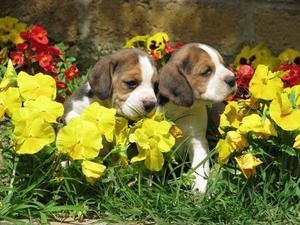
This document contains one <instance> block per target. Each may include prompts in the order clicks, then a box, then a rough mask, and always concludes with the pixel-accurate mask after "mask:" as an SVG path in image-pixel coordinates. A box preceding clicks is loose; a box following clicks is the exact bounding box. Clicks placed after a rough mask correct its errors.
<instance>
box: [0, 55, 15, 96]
mask: <svg viewBox="0 0 300 225" xmlns="http://www.w3.org/2000/svg"><path fill="white" fill-rule="evenodd" d="M16 81H17V73H16V71H15V69H14V67H13V64H12V61H11V60H10V59H9V60H8V63H7V68H6V71H5V73H4V76H3V79H2V81H1V83H0V91H2V90H5V89H7V88H8V87H10V86H11V85H13V84H16Z"/></svg>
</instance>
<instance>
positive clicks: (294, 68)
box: [279, 64, 300, 88]
mask: <svg viewBox="0 0 300 225" xmlns="http://www.w3.org/2000/svg"><path fill="white" fill-rule="evenodd" d="M279 70H281V71H288V74H287V75H285V76H283V77H282V78H281V79H282V81H283V87H284V88H286V87H293V86H295V85H298V84H300V66H298V65H289V64H284V65H281V66H280V67H279Z"/></svg>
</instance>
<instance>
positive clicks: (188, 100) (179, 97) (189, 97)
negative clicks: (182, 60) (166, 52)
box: [158, 62, 194, 107]
mask: <svg viewBox="0 0 300 225" xmlns="http://www.w3.org/2000/svg"><path fill="white" fill-rule="evenodd" d="M158 89H159V94H160V95H162V96H164V97H167V98H169V99H170V100H171V101H173V102H174V103H175V104H177V105H181V106H186V107H189V106H191V105H192V104H193V102H194V94H193V90H192V88H191V86H190V84H189V82H188V81H187V79H186V78H185V76H184V74H183V71H182V69H181V68H180V66H179V65H178V64H177V63H176V62H169V63H167V64H166V65H165V66H164V67H163V68H162V70H161V72H160V74H159V86H158Z"/></svg>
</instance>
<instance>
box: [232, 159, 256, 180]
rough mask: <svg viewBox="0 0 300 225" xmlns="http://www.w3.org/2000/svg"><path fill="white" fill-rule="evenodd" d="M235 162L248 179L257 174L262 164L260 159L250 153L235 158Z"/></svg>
mask: <svg viewBox="0 0 300 225" xmlns="http://www.w3.org/2000/svg"><path fill="white" fill-rule="evenodd" d="M235 160H236V162H237V164H238V166H239V167H240V169H241V170H242V172H243V174H244V176H245V177H246V178H247V179H249V178H250V177H251V176H252V175H254V174H255V173H256V167H257V166H258V165H260V164H262V161H261V160H260V159H258V158H256V157H255V156H253V155H252V154H250V153H247V154H245V155H242V156H240V157H235Z"/></svg>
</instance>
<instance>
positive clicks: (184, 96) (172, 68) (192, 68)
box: [159, 43, 236, 107]
mask: <svg viewBox="0 0 300 225" xmlns="http://www.w3.org/2000/svg"><path fill="white" fill-rule="evenodd" d="M235 91H236V82H235V77H234V74H233V73H232V72H231V71H230V70H228V69H227V68H225V66H224V62H223V59H222V57H221V55H220V54H219V53H218V52H217V51H216V50H215V49H213V48H212V47H210V46H207V45H204V44H196V43H193V44H187V45H185V46H183V47H182V48H180V49H178V50H177V51H176V52H175V53H174V54H173V56H172V57H171V58H170V60H169V62H168V63H167V64H166V65H165V66H164V67H163V68H162V70H161V72H160V75H159V94H160V95H161V96H164V97H167V98H169V99H170V100H171V101H173V102H174V103H175V104H178V105H181V106H187V107H189V106H191V105H192V104H193V103H194V101H195V100H203V101H207V102H220V101H223V100H224V99H226V98H227V97H229V96H230V95H232V94H233V93H234V92H235Z"/></svg>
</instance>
